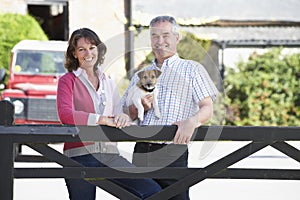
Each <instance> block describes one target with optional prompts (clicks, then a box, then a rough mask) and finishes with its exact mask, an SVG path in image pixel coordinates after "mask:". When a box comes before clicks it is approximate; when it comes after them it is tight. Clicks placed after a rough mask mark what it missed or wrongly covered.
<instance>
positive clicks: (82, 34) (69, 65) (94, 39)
mask: <svg viewBox="0 0 300 200" xmlns="http://www.w3.org/2000/svg"><path fill="white" fill-rule="evenodd" d="M80 38H85V39H87V40H88V41H89V42H90V43H91V44H93V45H96V46H97V49H98V59H97V62H96V64H95V65H94V70H96V69H97V66H98V65H99V64H102V63H103V62H104V55H105V53H106V46H105V44H104V43H103V42H102V41H101V40H100V38H99V37H98V35H97V34H96V33H95V32H94V31H92V30H90V29H88V28H81V29H77V30H75V31H74V32H73V33H72V35H71V37H70V39H69V43H68V48H67V52H66V60H65V68H66V69H67V70H68V72H72V71H73V70H77V69H78V67H79V63H78V60H77V58H75V57H74V52H75V49H76V47H77V42H78V40H79V39H80Z"/></svg>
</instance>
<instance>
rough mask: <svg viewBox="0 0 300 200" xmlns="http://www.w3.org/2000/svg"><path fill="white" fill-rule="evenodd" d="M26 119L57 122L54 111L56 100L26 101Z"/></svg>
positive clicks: (31, 99)
mask: <svg viewBox="0 0 300 200" xmlns="http://www.w3.org/2000/svg"><path fill="white" fill-rule="evenodd" d="M27 119H28V120H39V121H59V119H58V116H57V111H56V99H33V98H30V99H28V108H27Z"/></svg>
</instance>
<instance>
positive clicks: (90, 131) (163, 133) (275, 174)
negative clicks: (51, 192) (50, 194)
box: [0, 125, 300, 200]
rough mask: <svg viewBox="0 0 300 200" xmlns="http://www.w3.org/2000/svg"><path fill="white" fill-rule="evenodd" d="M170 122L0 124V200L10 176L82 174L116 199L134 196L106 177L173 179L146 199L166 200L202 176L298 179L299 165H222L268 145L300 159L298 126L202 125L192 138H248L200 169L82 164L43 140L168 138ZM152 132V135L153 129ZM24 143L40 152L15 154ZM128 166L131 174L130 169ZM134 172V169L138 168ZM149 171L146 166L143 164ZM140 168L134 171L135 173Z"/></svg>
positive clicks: (4, 199) (7, 199) (9, 192)
mask: <svg viewBox="0 0 300 200" xmlns="http://www.w3.org/2000/svg"><path fill="white" fill-rule="evenodd" d="M176 129H177V127H176V126H145V127H139V126H130V127H126V128H124V129H121V130H120V129H116V128H112V127H107V126H93V127H91V126H89V127H88V126H67V125H14V126H0V152H1V156H0V177H1V179H0V199H1V200H12V199H13V180H14V178H66V177H67V178H84V179H85V180H86V181H89V182H91V183H93V184H95V185H97V186H98V187H100V188H101V189H103V190H105V191H107V192H109V193H111V194H112V195H114V196H116V197H117V198H121V197H122V199H139V198H138V197H136V196H135V195H133V194H131V193H129V192H127V191H126V190H124V189H123V188H120V187H119V186H117V185H115V184H114V183H112V182H110V181H107V180H106V179H108V178H145V177H148V178H171V177H172V178H179V179H180V180H179V181H177V182H176V183H174V184H173V185H171V186H169V187H167V188H165V189H164V190H162V191H161V192H159V193H157V194H154V195H152V196H151V197H148V198H147V199H148V200H154V199H168V198H170V197H172V196H174V195H176V194H178V193H180V192H182V191H184V190H186V189H187V188H188V187H191V186H193V185H195V184H197V183H199V182H201V181H203V180H205V179H207V178H217V179H220V178H222V179H225V178H228V179H230V178H233V179H278V180H300V169H254V168H228V167H230V166H231V165H233V164H235V163H237V162H239V161H241V160H243V159H244V158H247V157H248V156H250V155H252V154H253V153H255V152H257V151H259V150H261V149H263V148H265V147H267V146H271V147H273V148H275V149H277V150H279V151H280V152H282V153H284V154H285V155H287V156H288V157H290V158H292V159H294V160H296V161H298V162H300V152H299V150H298V149H297V148H295V147H293V146H291V145H290V144H288V143H287V142H288V141H300V127H274V126H273V127H264V126H241V127H239V126H203V127H200V128H198V129H197V130H196V131H195V134H194V139H193V140H194V141H228V142H230V141H249V142H250V143H248V144H246V145H245V146H243V147H240V148H239V149H237V150H235V151H234V152H232V153H230V154H228V155H225V156H224V157H222V158H220V159H219V160H217V161H215V162H213V163H211V164H209V165H207V166H205V167H203V168H163V169H157V170H153V171H151V172H145V170H146V169H145V168H140V167H137V168H130V169H128V168H127V169H125V170H124V168H120V170H118V169H115V168H114V169H112V168H105V167H103V168H91V167H83V166H81V165H80V164H79V163H77V162H75V161H73V160H71V159H69V158H68V157H66V156H64V155H63V154H61V153H60V152H58V151H56V150H55V149H53V148H51V147H50V146H49V145H48V144H51V143H61V142H76V141H96V140H97V141H119V142H122V141H133V142H136V141H157V140H160V141H161V140H165V141H171V140H172V139H173V137H174V134H175V132H176ZM154 131H156V132H157V133H156V134H154V133H153V132H154ZM16 144H22V145H27V146H29V147H30V148H32V149H34V150H36V151H37V152H39V153H40V154H41V155H42V156H28V155H22V154H18V152H15V148H14V147H15V145H16ZM19 161H22V162H24V161H25V162H43V161H49V162H55V163H57V164H59V165H61V166H62V167H57V168H15V167H14V162H19ZM130 170H132V173H130V172H131V171H130ZM139 170H140V171H139ZM147 170H148V171H149V168H147ZM137 172H140V173H137Z"/></svg>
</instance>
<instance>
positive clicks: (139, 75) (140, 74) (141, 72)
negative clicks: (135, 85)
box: [138, 70, 144, 79]
mask: <svg viewBox="0 0 300 200" xmlns="http://www.w3.org/2000/svg"><path fill="white" fill-rule="evenodd" d="M143 76H144V70H143V71H140V72H139V73H138V77H139V78H140V79H141V78H142V77H143Z"/></svg>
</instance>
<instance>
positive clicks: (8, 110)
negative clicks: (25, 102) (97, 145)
mask: <svg viewBox="0 0 300 200" xmlns="http://www.w3.org/2000/svg"><path fill="white" fill-rule="evenodd" d="M0 110H1V112H0V125H4V126H9V125H12V124H13V123H14V105H13V104H12V103H11V102H10V101H6V100H2V101H0ZM0 153H1V156H0V177H1V178H0V199H1V200H2V199H3V200H12V199H13V187H14V184H13V180H14V178H13V167H14V144H13V141H12V138H11V136H8V135H3V136H1V137H0Z"/></svg>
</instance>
